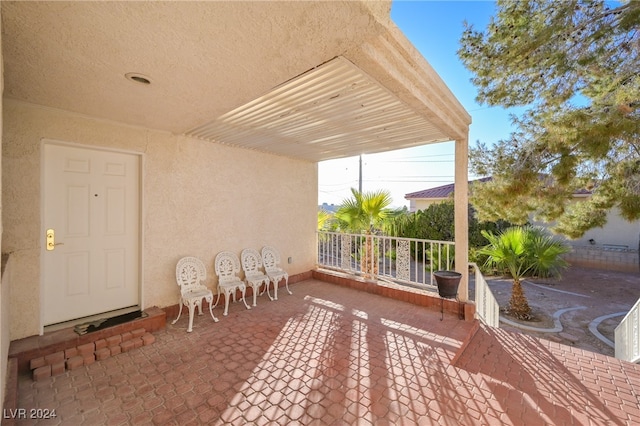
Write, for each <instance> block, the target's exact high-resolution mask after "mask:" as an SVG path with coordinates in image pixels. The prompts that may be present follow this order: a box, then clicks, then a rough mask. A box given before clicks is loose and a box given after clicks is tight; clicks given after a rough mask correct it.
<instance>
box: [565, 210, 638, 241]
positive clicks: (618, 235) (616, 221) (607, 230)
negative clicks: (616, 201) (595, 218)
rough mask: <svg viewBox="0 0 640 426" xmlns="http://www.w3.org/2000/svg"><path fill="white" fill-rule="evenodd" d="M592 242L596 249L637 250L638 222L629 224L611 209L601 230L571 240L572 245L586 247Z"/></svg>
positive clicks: (593, 230) (594, 229) (591, 231)
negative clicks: (609, 247) (611, 247)
mask: <svg viewBox="0 0 640 426" xmlns="http://www.w3.org/2000/svg"><path fill="white" fill-rule="evenodd" d="M591 239H592V240H593V241H594V245H596V246H597V247H607V246H624V247H621V248H627V249H631V250H637V249H638V245H639V243H640V220H636V221H633V222H629V221H627V220H625V219H623V218H622V217H621V216H620V210H619V209H618V208H613V209H611V211H609V213H608V214H607V223H606V224H605V225H604V226H603V227H602V228H593V229H590V230H588V231H587V232H586V233H585V234H584V235H583V236H582V237H581V238H579V239H576V240H572V241H571V243H572V244H573V245H576V246H578V245H588V244H590V242H589V240H591Z"/></svg>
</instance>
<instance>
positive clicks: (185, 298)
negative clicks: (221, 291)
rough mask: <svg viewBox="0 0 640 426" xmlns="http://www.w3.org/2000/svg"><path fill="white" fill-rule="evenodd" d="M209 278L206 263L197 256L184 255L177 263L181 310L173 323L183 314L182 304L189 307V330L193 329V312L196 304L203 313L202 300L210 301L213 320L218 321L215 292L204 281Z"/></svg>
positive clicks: (200, 313) (200, 312)
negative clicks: (214, 304) (214, 312)
mask: <svg viewBox="0 0 640 426" xmlns="http://www.w3.org/2000/svg"><path fill="white" fill-rule="evenodd" d="M206 279H207V270H206V268H205V266H204V263H202V261H201V260H200V259H198V258H196V257H190V256H189V257H183V258H182V259H180V260H179V261H178V264H177V265H176V282H177V283H178V286H180V310H179V311H178V317H177V318H176V319H175V320H173V322H172V323H171V324H175V323H176V322H177V321H178V320H179V319H180V315H182V305H185V306H186V307H188V308H189V328H187V332H189V333H191V330H193V312H194V311H195V308H196V306H197V307H198V310H199V315H202V300H203V299H204V300H206V301H207V302H208V303H209V313H210V314H211V318H213V321H215V322H218V318H216V317H215V316H214V315H213V293H212V292H211V290H209V288H207V286H205V285H204V284H203V283H204V281H205V280H206Z"/></svg>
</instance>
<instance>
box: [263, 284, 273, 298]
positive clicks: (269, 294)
mask: <svg viewBox="0 0 640 426" xmlns="http://www.w3.org/2000/svg"><path fill="white" fill-rule="evenodd" d="M264 285H265V287H266V288H267V296H269V300H271V301H273V297H271V293H269V286H271V280H268V281H265V282H264ZM263 293H264V292H263Z"/></svg>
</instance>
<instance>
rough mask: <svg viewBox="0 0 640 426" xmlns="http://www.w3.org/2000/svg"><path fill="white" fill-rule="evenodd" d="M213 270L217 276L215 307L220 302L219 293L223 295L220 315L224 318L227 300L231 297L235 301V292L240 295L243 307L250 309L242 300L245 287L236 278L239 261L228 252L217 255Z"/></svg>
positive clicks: (227, 304) (238, 278) (237, 277)
mask: <svg viewBox="0 0 640 426" xmlns="http://www.w3.org/2000/svg"><path fill="white" fill-rule="evenodd" d="M215 270H216V275H217V276H218V298H217V299H216V304H215V306H217V305H218V301H219V300H220V293H224V313H223V314H222V315H225V316H226V315H227V313H228V312H229V299H230V298H231V297H233V301H234V302H235V301H236V291H237V290H240V292H241V293H242V302H243V303H244V306H246V307H247V309H251V308H250V307H249V305H247V301H246V300H245V299H244V296H245V292H246V289H247V287H246V285H245V284H244V281H242V280H241V279H240V277H239V276H238V274H239V273H240V259H238V256H237V255H236V254H233V253H231V252H229V251H222V252H220V253H218V255H217V256H216V260H215Z"/></svg>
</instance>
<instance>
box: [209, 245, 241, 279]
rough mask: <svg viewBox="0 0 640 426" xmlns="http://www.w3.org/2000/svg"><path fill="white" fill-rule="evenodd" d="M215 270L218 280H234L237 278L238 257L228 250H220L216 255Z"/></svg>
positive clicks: (238, 269)
mask: <svg viewBox="0 0 640 426" xmlns="http://www.w3.org/2000/svg"><path fill="white" fill-rule="evenodd" d="M214 266H215V270H216V275H217V276H218V280H220V282H229V281H236V280H238V279H239V277H238V273H239V272H240V259H238V256H237V255H236V254H234V253H231V252H230V251H221V252H220V253H218V255H217V256H216V260H215V265H214Z"/></svg>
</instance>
